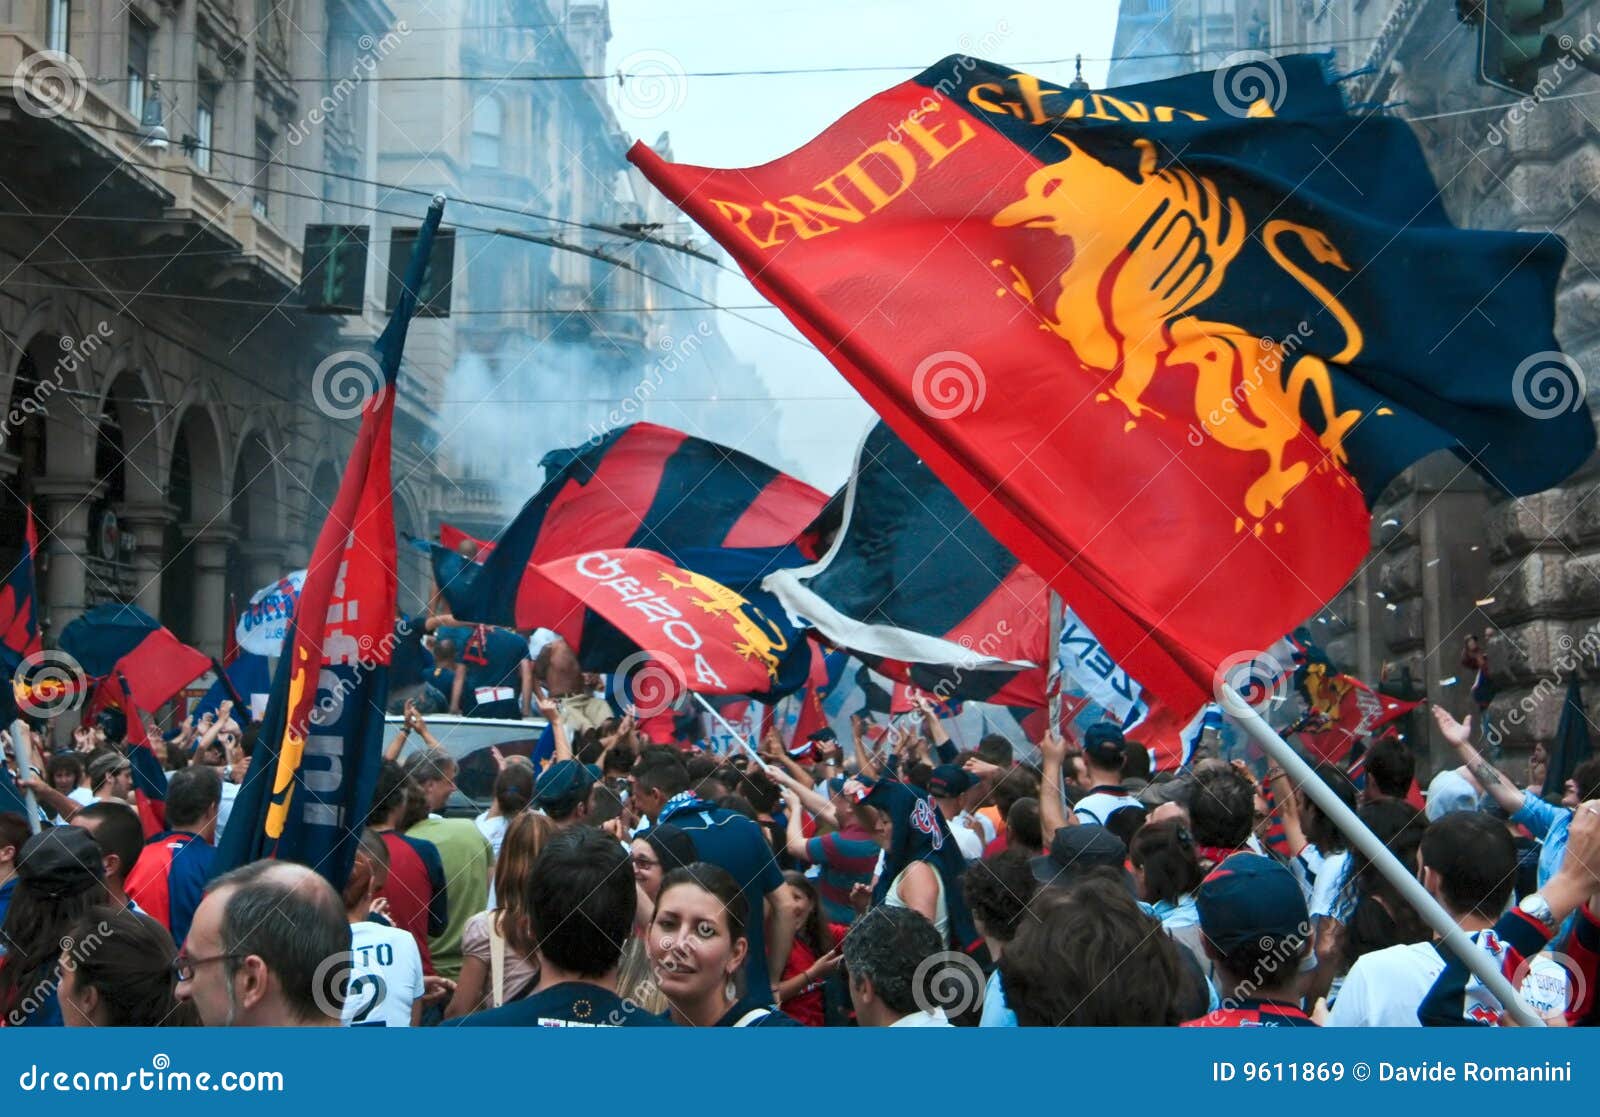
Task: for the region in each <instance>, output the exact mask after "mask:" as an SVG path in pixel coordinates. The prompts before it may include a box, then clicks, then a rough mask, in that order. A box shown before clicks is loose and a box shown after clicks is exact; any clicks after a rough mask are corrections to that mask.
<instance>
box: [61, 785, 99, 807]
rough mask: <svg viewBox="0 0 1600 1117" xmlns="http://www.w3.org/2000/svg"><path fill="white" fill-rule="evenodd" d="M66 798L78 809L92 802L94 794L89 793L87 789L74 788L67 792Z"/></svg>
mask: <svg viewBox="0 0 1600 1117" xmlns="http://www.w3.org/2000/svg"><path fill="white" fill-rule="evenodd" d="M67 798H68V799H71V800H72V801H73V802H74V803H76V804H78V806H80V807H87V806H88V805H89V804H90V803H93V802H94V792H92V791H90V790H89V789H88V788H87V787H75V788H73V789H72V790H71V791H69V792H67Z"/></svg>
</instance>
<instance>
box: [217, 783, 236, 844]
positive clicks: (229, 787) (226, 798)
mask: <svg viewBox="0 0 1600 1117" xmlns="http://www.w3.org/2000/svg"><path fill="white" fill-rule="evenodd" d="M238 797H239V785H238V784H236V783H229V782H228V781H227V780H223V781H222V801H221V802H219V803H218V804H217V837H219V838H220V837H222V832H223V831H224V830H226V829H227V828H228V819H229V817H231V816H232V814H233V801H234V800H235V799H237V798H238Z"/></svg>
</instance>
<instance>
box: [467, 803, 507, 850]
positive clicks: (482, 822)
mask: <svg viewBox="0 0 1600 1117" xmlns="http://www.w3.org/2000/svg"><path fill="white" fill-rule="evenodd" d="M472 821H473V823H474V824H475V825H476V826H477V827H478V833H480V834H482V835H483V837H484V840H485V841H487V842H488V843H489V844H490V845H491V846H493V847H494V855H495V858H496V860H498V859H499V857H500V845H501V843H503V842H504V841H505V840H506V816H505V815H500V814H497V815H495V816H494V817H493V818H490V817H489V812H488V811H484V812H483V813H482V814H480V815H479V816H478V817H477V818H475V819H473V820H472Z"/></svg>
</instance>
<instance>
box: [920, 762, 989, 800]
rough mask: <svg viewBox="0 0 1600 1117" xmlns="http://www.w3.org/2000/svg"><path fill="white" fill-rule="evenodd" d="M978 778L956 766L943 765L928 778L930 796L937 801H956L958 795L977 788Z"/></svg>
mask: <svg viewBox="0 0 1600 1117" xmlns="http://www.w3.org/2000/svg"><path fill="white" fill-rule="evenodd" d="M977 784H978V777H977V776H974V775H973V774H972V773H971V772H969V771H967V770H966V769H965V768H962V767H960V766H958V765H955V764H941V765H939V766H938V767H937V768H935V769H934V770H933V775H931V776H929V777H928V794H929V795H932V796H933V797H934V798H936V799H954V798H955V797H956V796H957V795H960V794H961V793H962V792H964V791H966V790H968V789H969V788H972V787H976V786H977Z"/></svg>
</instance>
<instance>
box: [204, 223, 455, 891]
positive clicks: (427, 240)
mask: <svg viewBox="0 0 1600 1117" xmlns="http://www.w3.org/2000/svg"><path fill="white" fill-rule="evenodd" d="M443 213H444V199H443V198H441V197H437V196H436V197H435V198H434V200H433V203H432V204H431V205H430V206H429V207H428V214H427V217H426V218H425V219H424V221H423V223H422V228H421V229H420V230H419V231H418V233H417V240H416V243H415V245H414V246H413V248H412V252H411V260H410V263H409V264H408V265H407V266H406V274H405V283H404V289H403V291H402V292H401V296H400V301H399V303H398V305H397V306H396V308H395V312H394V314H393V316H392V317H391V318H390V319H389V324H388V326H387V327H385V329H384V331H383V335H382V336H381V337H379V338H378V340H377V342H376V344H375V345H374V349H375V350H376V353H377V356H378V360H379V364H380V366H381V368H382V370H383V382H382V384H381V385H380V386H379V390H378V392H377V394H376V395H375V396H374V397H373V398H372V399H370V400H368V401H367V403H366V405H365V407H364V409H363V411H362V415H361V428H360V430H359V431H358V432H357V434H356V440H355V445H354V446H353V447H352V448H351V450H350V458H349V461H348V462H347V464H346V466H345V471H344V476H343V479H342V480H341V482H340V484H339V492H338V494H337V495H336V496H335V497H334V500H333V505H332V507H330V508H329V509H328V515H327V519H326V520H325V521H324V522H323V525H322V530H321V532H320V533H319V534H318V536H317V545H316V547H315V549H314V550H313V551H312V553H311V561H310V563H309V564H307V567H306V580H305V585H304V587H303V588H302V589H301V591H300V600H299V602H298V603H297V605H296V606H295V613H294V619H293V622H292V627H291V629H290V631H289V633H288V635H287V636H286V637H285V640H284V655H283V657H282V659H280V660H279V663H278V673H277V677H276V678H275V679H274V680H273V685H272V693H271V696H270V697H269V698H268V700H267V712H266V715H265V717H264V718H263V720H262V726H261V729H260V732H259V733H258V735H257V737H256V750H255V752H254V753H253V754H252V755H251V764H250V774H249V776H248V777H247V778H246V780H245V783H244V786H243V787H242V788H240V790H239V797H238V799H237V801H236V802H235V804H234V808H233V815H232V817H231V818H230V820H229V823H228V827H227V829H226V830H225V831H224V832H223V835H222V841H221V844H220V846H219V848H218V851H217V861H216V871H217V872H218V873H222V872H226V871H227V870H229V869H232V868H236V867H238V866H240V865H243V864H245V863H247V862H250V861H255V860H259V859H261V858H265V857H273V858H278V859H280V860H285V861H297V862H299V863H301V864H303V865H308V866H310V867H311V868H313V869H315V870H316V871H317V872H319V873H321V874H322V875H323V876H324V877H326V878H327V879H328V881H329V882H330V883H331V884H332V885H333V886H334V888H335V889H342V888H343V887H344V882H345V880H346V878H347V877H348V876H349V875H350V866H351V865H352V864H353V862H354V860H355V854H356V844H357V841H358V839H359V836H360V834H361V829H362V827H363V826H364V825H365V823H366V816H367V811H368V810H369V808H370V807H371V804H372V793H373V790H374V788H375V787H376V786H377V781H378V769H379V768H380V767H381V766H382V752H383V724H384V720H383V718H384V702H385V700H386V698H387V696H388V687H389V663H390V661H391V659H392V657H393V654H394V644H395V627H394V626H395V614H396V598H397V594H398V585H399V579H398V574H397V570H396V560H397V554H396V549H397V548H396V538H397V537H396V535H395V526H394V485H393V482H392V477H391V472H390V470H391V459H392V442H391V439H392V436H393V429H394V408H395V397H396V395H397V394H398V391H397V384H396V381H397V379H398V377H399V373H400V358H401V354H402V352H403V350H404V348H405V339H406V331H407V328H408V326H409V324H410V320H411V316H412V314H413V313H414V312H415V310H416V304H417V294H416V293H417V291H418V290H419V289H420V288H421V287H422V284H423V280H424V278H425V276H426V274H427V266H428V254H429V252H430V251H431V250H432V245H433V239H434V234H435V232H436V231H437V230H438V228H439V219H440V217H441V216H442V215H443Z"/></svg>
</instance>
